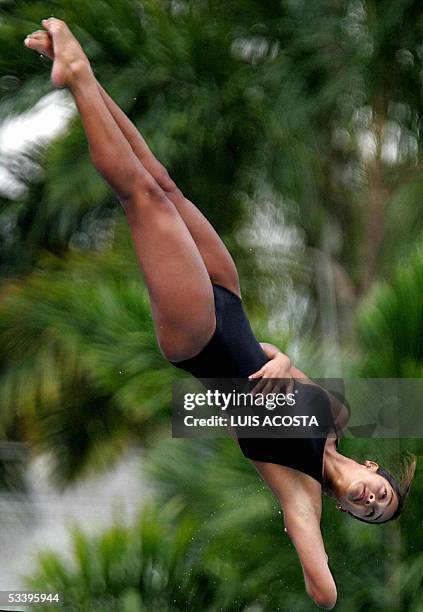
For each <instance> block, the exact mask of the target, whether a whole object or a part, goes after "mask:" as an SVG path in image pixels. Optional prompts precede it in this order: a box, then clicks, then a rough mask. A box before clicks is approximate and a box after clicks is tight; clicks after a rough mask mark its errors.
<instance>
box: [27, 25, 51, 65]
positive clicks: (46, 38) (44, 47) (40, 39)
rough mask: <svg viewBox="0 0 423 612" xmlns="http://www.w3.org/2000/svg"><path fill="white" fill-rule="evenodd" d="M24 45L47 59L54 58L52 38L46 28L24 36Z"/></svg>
mask: <svg viewBox="0 0 423 612" xmlns="http://www.w3.org/2000/svg"><path fill="white" fill-rule="evenodd" d="M24 43H25V46H26V47H28V49H32V50H33V51H36V52H37V53H41V55H45V56H46V57H48V58H49V59H51V60H52V59H54V47H53V40H52V38H51V36H50V34H49V33H48V32H46V30H36V31H35V32H32V34H28V36H27V37H26V38H25V41H24Z"/></svg>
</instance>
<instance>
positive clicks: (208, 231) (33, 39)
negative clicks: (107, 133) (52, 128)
mask: <svg viewBox="0 0 423 612" xmlns="http://www.w3.org/2000/svg"><path fill="white" fill-rule="evenodd" d="M26 44H27V46H28V47H30V48H32V49H34V50H36V51H37V52H39V53H43V54H44V55H47V56H48V57H50V59H53V56H54V50H53V46H52V43H51V38H50V36H49V34H48V32H45V31H43V30H38V31H37V32H33V34H31V35H30V37H28V39H27V41H26ZM98 87H99V90H100V93H101V96H102V98H103V100H104V103H105V104H106V106H107V108H108V110H109V112H110V114H111V115H112V117H113V119H114V120H115V122H116V124H117V126H118V127H119V129H120V130H121V131H122V133H123V135H124V136H125V138H126V139H127V141H128V142H129V144H130V145H131V148H132V150H133V152H134V154H135V156H136V157H137V158H138V159H139V160H140V162H141V163H142V165H143V166H144V168H145V169H146V170H147V172H149V173H150V174H151V175H152V176H153V178H154V179H155V180H156V182H157V183H158V184H159V186H160V187H161V188H162V189H163V191H164V192H165V194H166V196H167V197H168V199H169V200H170V201H171V202H172V203H173V204H174V206H175V207H176V208H177V210H178V212H179V214H180V216H181V217H182V219H183V221H184V222H185V224H186V226H187V227H188V229H189V231H190V233H191V235H192V237H193V238H194V241H195V243H196V245H197V248H198V250H199V251H200V254H201V256H202V258H203V261H204V263H205V266H206V268H207V271H208V273H209V276H210V278H211V280H212V282H214V283H217V284H219V285H223V286H224V287H226V288H227V289H230V290H231V291H233V292H234V293H236V294H237V295H240V287H239V278H238V273H237V269H236V266H235V263H234V261H233V259H232V256H231V255H230V253H229V251H228V249H227V248H226V246H225V244H224V242H223V241H222V239H221V238H220V236H219V235H218V233H217V232H216V230H215V229H214V227H213V226H212V225H211V223H210V222H209V221H208V220H207V219H206V217H205V216H204V215H203V214H202V212H201V211H200V210H199V209H198V208H197V207H196V206H195V205H194V204H193V203H192V202H191V201H190V200H188V199H187V198H186V197H185V196H184V194H183V193H182V192H181V190H180V189H179V188H178V187H177V185H176V184H175V182H174V181H173V180H172V179H171V178H170V176H169V174H168V172H167V170H166V168H165V167H164V166H163V165H162V164H161V163H160V162H159V161H158V160H157V158H156V157H155V156H154V155H153V153H152V152H151V150H150V148H149V147H148V145H147V143H146V142H145V140H144V138H143V137H142V135H141V134H140V132H139V131H138V130H137V128H136V127H135V126H134V124H133V123H132V122H131V120H130V119H129V117H127V116H126V115H125V113H124V112H123V110H122V109H121V108H119V106H118V105H117V104H116V102H114V101H113V100H112V98H111V97H110V96H109V95H108V94H107V93H106V91H105V90H104V89H103V87H102V86H101V85H100V84H98Z"/></svg>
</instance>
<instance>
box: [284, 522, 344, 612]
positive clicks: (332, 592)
mask: <svg viewBox="0 0 423 612" xmlns="http://www.w3.org/2000/svg"><path fill="white" fill-rule="evenodd" d="M284 514H285V526H286V531H287V533H288V535H289V536H290V538H291V540H292V542H293V544H294V546H295V549H296V551H297V554H298V557H299V559H300V562H301V566H302V568H303V574H304V582H305V587H306V591H307V593H308V594H309V595H310V597H311V598H312V599H313V601H314V602H315V603H316V605H317V606H319V607H320V608H324V609H326V610H331V609H332V608H333V607H334V606H335V604H336V599H337V591H336V585H335V581H334V579H333V577H332V574H331V571H330V569H329V566H328V563H327V554H326V551H325V547H324V543H323V538H322V534H321V531H320V520H319V518H318V516H317V515H316V514H315V513H312V514H309V515H306V514H301V515H299V514H298V513H294V514H290V513H286V512H285V513H284Z"/></svg>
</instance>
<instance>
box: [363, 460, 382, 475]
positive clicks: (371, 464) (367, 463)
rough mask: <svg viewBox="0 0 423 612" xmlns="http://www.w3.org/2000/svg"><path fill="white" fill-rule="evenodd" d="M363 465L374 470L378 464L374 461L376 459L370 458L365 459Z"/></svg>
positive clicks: (377, 467)
mask: <svg viewBox="0 0 423 612" xmlns="http://www.w3.org/2000/svg"><path fill="white" fill-rule="evenodd" d="M364 465H365V466H366V468H369V469H370V470H372V472H376V471H377V470H378V469H379V464H378V463H376V461H370V459H366V461H365V462H364Z"/></svg>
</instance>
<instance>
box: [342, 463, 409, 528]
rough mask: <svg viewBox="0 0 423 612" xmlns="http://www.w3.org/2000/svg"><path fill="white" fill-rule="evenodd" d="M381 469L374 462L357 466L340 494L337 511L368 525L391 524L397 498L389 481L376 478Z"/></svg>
mask: <svg viewBox="0 0 423 612" xmlns="http://www.w3.org/2000/svg"><path fill="white" fill-rule="evenodd" d="M378 467H379V466H378V464H377V463H375V462H374V461H365V463H364V465H363V464H360V463H357V465H356V466H355V467H354V468H352V469H351V470H350V473H349V478H348V479H347V481H346V483H345V485H344V487H343V490H342V491H339V492H338V497H337V500H338V507H339V506H340V507H341V509H342V510H348V511H349V512H350V513H351V514H354V515H355V516H358V517H359V518H361V519H363V520H365V521H368V522H372V523H373V522H374V523H380V522H384V521H386V520H388V519H389V518H390V517H391V516H392V515H393V514H394V512H395V511H396V509H397V507H398V498H397V495H396V493H395V491H394V490H393V488H392V486H391V485H390V484H389V482H388V481H387V480H386V478H384V477H383V476H380V474H376V470H377V469H378Z"/></svg>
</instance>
